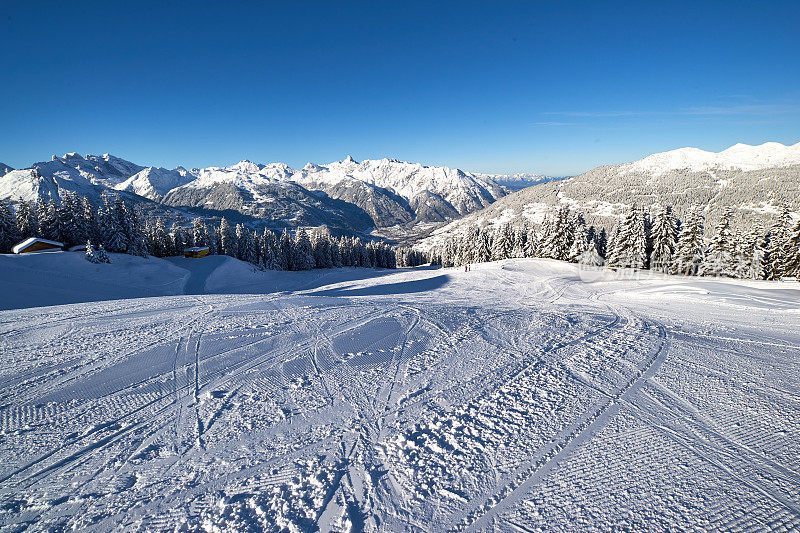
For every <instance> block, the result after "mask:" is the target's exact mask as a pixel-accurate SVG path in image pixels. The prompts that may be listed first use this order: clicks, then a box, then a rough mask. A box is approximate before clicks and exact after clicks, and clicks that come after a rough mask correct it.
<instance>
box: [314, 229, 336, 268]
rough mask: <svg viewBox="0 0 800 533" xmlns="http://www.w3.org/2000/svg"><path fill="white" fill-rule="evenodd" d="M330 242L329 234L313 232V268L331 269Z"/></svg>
mask: <svg viewBox="0 0 800 533" xmlns="http://www.w3.org/2000/svg"><path fill="white" fill-rule="evenodd" d="M331 241H332V240H331V238H330V235H329V234H327V233H322V232H320V231H315V232H314V234H313V236H312V240H311V247H312V248H313V249H314V266H315V267H316V268H333V258H332V257H331Z"/></svg>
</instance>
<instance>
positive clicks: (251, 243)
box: [243, 230, 261, 266]
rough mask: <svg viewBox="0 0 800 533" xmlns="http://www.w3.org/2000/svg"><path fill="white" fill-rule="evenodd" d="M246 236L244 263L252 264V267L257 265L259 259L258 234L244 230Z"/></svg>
mask: <svg viewBox="0 0 800 533" xmlns="http://www.w3.org/2000/svg"><path fill="white" fill-rule="evenodd" d="M245 233H246V235H247V246H246V247H245V249H244V259H243V260H244V261H246V262H248V263H250V264H252V265H256V266H258V265H259V257H260V255H261V253H260V248H261V247H260V246H259V243H258V240H259V239H258V234H256V233H255V232H253V231H250V230H246V231H245Z"/></svg>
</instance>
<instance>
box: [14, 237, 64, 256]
mask: <svg viewBox="0 0 800 533" xmlns="http://www.w3.org/2000/svg"><path fill="white" fill-rule="evenodd" d="M63 248H64V243H63V242H57V241H48V240H47V239H40V238H39V237H30V238H28V239H25V240H24V241H22V242H21V243H19V244H17V245H16V246H14V247H13V248H12V249H11V251H12V252H14V253H15V254H29V253H32V252H60V251H61V250H62V249H63Z"/></svg>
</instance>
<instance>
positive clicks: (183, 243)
mask: <svg viewBox="0 0 800 533" xmlns="http://www.w3.org/2000/svg"><path fill="white" fill-rule="evenodd" d="M171 233H172V247H173V249H174V250H175V255H182V254H183V251H184V250H185V249H186V248H187V247H188V245H187V241H188V239H189V237H188V235H187V234H186V231H185V230H184V229H183V228H182V227H181V226H180V225H178V224H177V223H175V224H172V232H171Z"/></svg>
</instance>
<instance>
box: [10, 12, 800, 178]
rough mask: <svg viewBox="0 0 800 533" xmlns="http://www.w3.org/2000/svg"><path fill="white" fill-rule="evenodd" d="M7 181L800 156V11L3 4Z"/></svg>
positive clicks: (577, 166) (505, 168)
mask: <svg viewBox="0 0 800 533" xmlns="http://www.w3.org/2000/svg"><path fill="white" fill-rule="evenodd" d="M0 5H1V6H2V9H0V35H2V45H0V76H2V82H1V83H0V118H1V119H2V128H1V129H0V161H3V162H5V163H7V164H10V165H12V166H14V167H17V168H19V167H23V166H28V165H30V164H31V163H33V162H34V161H38V160H42V159H48V158H49V156H50V155H51V154H53V153H58V154H61V153H64V152H68V151H69V152H71V151H77V152H80V153H82V154H86V153H104V152H110V153H112V154H115V155H119V156H121V157H124V158H126V159H130V160H132V161H134V162H137V163H140V164H156V165H162V166H167V167H174V166H176V165H178V164H182V165H184V166H187V167H192V166H196V167H199V166H208V165H212V164H213V165H218V164H231V163H234V162H236V161H239V160H241V159H245V158H247V159H250V160H254V161H258V162H272V161H284V162H286V163H288V164H290V165H292V166H295V167H299V166H302V165H303V164H305V162H307V161H314V162H320V163H324V162H328V161H333V160H337V159H342V158H343V157H345V156H346V155H347V154H352V155H353V157H355V158H356V159H364V158H380V157H395V158H398V159H403V160H409V161H419V162H423V163H426V164H444V165H448V166H455V167H459V168H463V169H467V170H475V171H485V172H517V171H527V172H540V173H546V174H551V175H566V174H573V173H577V172H581V171H584V170H587V169H589V168H592V167H594V166H596V165H598V164H606V163H616V162H623V161H630V160H634V159H638V158H640V157H642V156H644V155H647V154H649V153H653V152H659V151H664V150H669V149H674V148H679V147H682V146H698V147H700V148H704V149H709V150H715V151H716V150H720V149H723V148H726V147H728V146H730V145H732V144H734V143H736V142H746V143H749V144H757V143H762V142H765V141H770V140H774V141H779V142H783V143H786V144H794V143H796V142H798V141H800V59H798V58H800V30H798V28H800V2H797V1H790V2H789V1H787V2H697V1H694V2H686V3H682V2H663V3H661V5H660V6H656V5H655V3H654V2H653V3H651V2H630V3H620V2H596V1H595V2H532V1H531V2H458V3H455V2H452V3H445V2H441V3H437V2H407V1H404V2H365V3H345V2H333V1H328V2H299V1H298V2H274V3H252V4H250V3H240V2H202V1H197V2H188V1H180V2H144V1H142V2H124V3H123V2H102V3H101V2H97V3H93V2H75V3H71V2H37V1H16V0H6V1H2V0H0Z"/></svg>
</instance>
